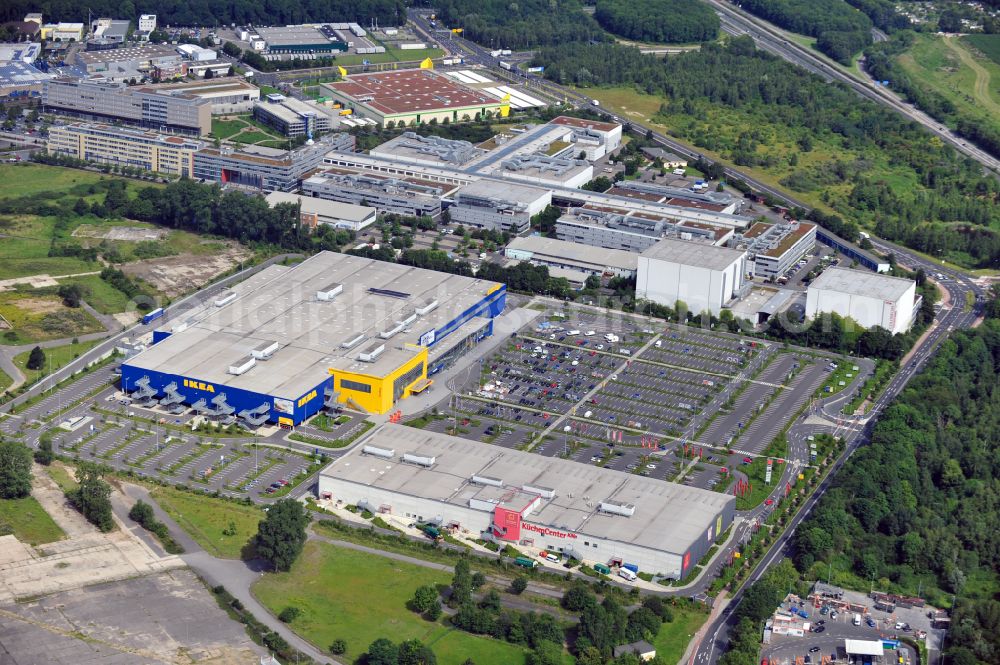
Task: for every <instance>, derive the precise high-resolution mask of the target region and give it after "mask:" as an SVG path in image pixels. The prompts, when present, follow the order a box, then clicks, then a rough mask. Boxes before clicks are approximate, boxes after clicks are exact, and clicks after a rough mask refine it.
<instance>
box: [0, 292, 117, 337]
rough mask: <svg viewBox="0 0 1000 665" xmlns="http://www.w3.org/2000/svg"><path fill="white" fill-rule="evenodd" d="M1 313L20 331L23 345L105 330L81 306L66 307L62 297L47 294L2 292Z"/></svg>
mask: <svg viewBox="0 0 1000 665" xmlns="http://www.w3.org/2000/svg"><path fill="white" fill-rule="evenodd" d="M0 314H2V315H3V317H4V318H5V319H7V321H8V322H9V323H10V325H11V326H12V328H13V330H14V332H15V333H17V341H18V343H21V344H23V343H29V342H40V341H44V340H49V339H62V338H70V337H79V336H80V335H85V334H87V333H93V332H103V331H104V327H103V326H102V325H101V324H100V323H99V322H98V321H97V319H95V318H94V317H92V316H91V315H90V314H88V313H87V312H85V311H84V310H83V309H82V308H76V309H74V308H69V307H66V306H65V305H63V303H62V299H61V298H59V296H57V295H52V294H46V293H33V292H22V291H5V292H2V293H0ZM5 340H6V341H13V340H7V338H5Z"/></svg>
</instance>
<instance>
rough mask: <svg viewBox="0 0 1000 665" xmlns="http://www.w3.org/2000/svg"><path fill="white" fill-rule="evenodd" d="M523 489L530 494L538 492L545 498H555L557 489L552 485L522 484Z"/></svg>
mask: <svg viewBox="0 0 1000 665" xmlns="http://www.w3.org/2000/svg"><path fill="white" fill-rule="evenodd" d="M521 489H522V490H523V491H525V492H528V493H529V494H537V495H538V496H540V497H543V498H545V499H553V498H555V496H556V491H555V490H554V489H552V488H551V487H541V486H539V485H521Z"/></svg>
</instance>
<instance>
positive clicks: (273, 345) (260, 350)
mask: <svg viewBox="0 0 1000 665" xmlns="http://www.w3.org/2000/svg"><path fill="white" fill-rule="evenodd" d="M280 348H281V345H280V344H278V343H277V342H264V343H263V344H261V345H260V346H258V347H257V348H256V349H254V350H253V351H251V352H250V355H251V356H253V357H254V358H256V359H257V360H267V359H268V358H270V357H271V356H273V355H274V354H275V353H276V352H277V351H278V349H280Z"/></svg>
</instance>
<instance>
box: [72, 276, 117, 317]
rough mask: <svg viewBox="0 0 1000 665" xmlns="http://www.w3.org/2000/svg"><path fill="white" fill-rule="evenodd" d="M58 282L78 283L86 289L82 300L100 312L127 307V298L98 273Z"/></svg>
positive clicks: (115, 311)
mask: <svg viewBox="0 0 1000 665" xmlns="http://www.w3.org/2000/svg"><path fill="white" fill-rule="evenodd" d="M59 283H60V284H78V285H80V286H81V287H83V288H84V289H85V290H86V295H85V296H84V300H86V301H87V304H88V305H90V306H91V307H93V308H94V309H96V310H97V311H98V312H100V313H102V314H117V313H118V312H124V311H125V310H126V308H127V307H128V302H129V298H128V296H126V295H125V294H124V293H122V292H121V291H119V290H118V289H116V288H115V287H113V286H111V285H110V284H108V283H107V282H105V281H104V280H103V279H101V277H100V275H86V276H84V277H72V278H70V279H64V280H59Z"/></svg>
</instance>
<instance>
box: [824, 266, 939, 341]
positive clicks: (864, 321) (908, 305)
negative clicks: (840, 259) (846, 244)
mask: <svg viewBox="0 0 1000 665" xmlns="http://www.w3.org/2000/svg"><path fill="white" fill-rule="evenodd" d="M916 288H917V285H916V282H914V281H913V280H912V279H903V278H901V277H889V276H888V275H880V274H878V273H872V272H868V271H867V270H851V269H850V268H827V269H826V270H824V271H823V272H822V273H821V274H820V276H819V277H817V278H816V279H814V280H813V281H812V282H810V283H809V289H808V291H807V292H806V317H807V318H815V317H817V316H819V315H821V314H826V313H829V312H833V313H836V314H839V315H840V316H842V317H844V318H850V319H852V320H854V321H855V322H856V323H857V324H858V325H860V326H861V327H862V328H873V327H875V326H879V327H880V328H884V329H886V330H888V331H889V332H891V333H893V334H895V333H903V332H906V331H907V330H909V329H910V326H911V325H913V320H914V318H915V317H916V315H917V312H918V311H919V310H920V299H919V298H917V297H916Z"/></svg>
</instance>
